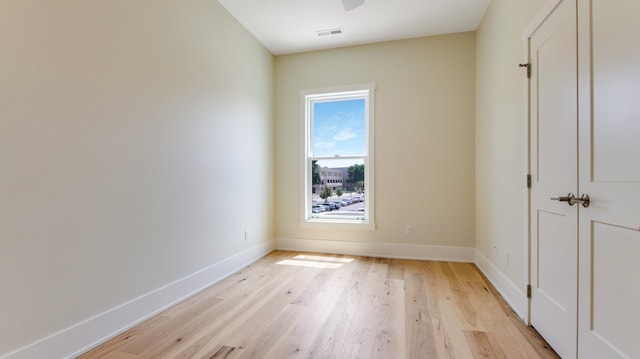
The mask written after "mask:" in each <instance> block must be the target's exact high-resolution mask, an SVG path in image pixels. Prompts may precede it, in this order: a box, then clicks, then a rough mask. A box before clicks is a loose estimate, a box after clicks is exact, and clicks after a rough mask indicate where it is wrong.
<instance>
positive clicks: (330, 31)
mask: <svg viewBox="0 0 640 359" xmlns="http://www.w3.org/2000/svg"><path fill="white" fill-rule="evenodd" d="M316 32H317V33H318V36H329V35H340V34H342V28H341V27H339V28H336V29H328V30H318V31H316Z"/></svg>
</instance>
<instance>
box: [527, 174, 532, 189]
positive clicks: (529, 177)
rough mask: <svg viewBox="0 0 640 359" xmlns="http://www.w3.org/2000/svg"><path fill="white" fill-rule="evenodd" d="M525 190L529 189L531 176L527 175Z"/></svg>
mask: <svg viewBox="0 0 640 359" xmlns="http://www.w3.org/2000/svg"><path fill="white" fill-rule="evenodd" d="M527 188H531V175H527Z"/></svg>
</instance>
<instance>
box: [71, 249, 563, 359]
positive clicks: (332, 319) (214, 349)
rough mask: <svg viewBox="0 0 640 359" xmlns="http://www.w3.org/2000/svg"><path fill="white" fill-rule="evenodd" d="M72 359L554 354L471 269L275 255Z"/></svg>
mask: <svg viewBox="0 0 640 359" xmlns="http://www.w3.org/2000/svg"><path fill="white" fill-rule="evenodd" d="M80 358H82V359H89V358H104V359H115V358H122V359H137V358H207V359H213V358H234V359H235V358H274V359H283V358H332V359H333V358H336V359H342V358H345V359H351V358H384V359H401V358H455V359H464V358H508V359H513V358H557V355H556V354H555V353H554V352H553V350H551V349H549V346H548V345H547V344H546V343H545V342H544V340H542V339H541V338H540V336H539V335H538V334H537V333H536V332H535V330H533V329H532V328H529V327H527V326H525V325H524V324H523V323H522V322H521V321H520V319H518V318H517V317H516V316H515V314H514V313H513V312H512V311H511V309H510V308H509V307H508V305H507V304H506V303H505V302H504V301H503V300H502V298H501V297H500V296H499V294H497V292H496V291H495V290H494V289H493V287H492V286H491V285H490V284H488V282H487V280H486V278H484V277H483V276H482V275H481V274H480V272H479V271H478V269H477V268H476V267H475V266H474V265H473V264H463V263H447V262H424V261H411V260H398V259H383V258H368V257H357V256H342V255H324V254H303V253H294V252H282V251H276V252H273V253H271V254H269V255H268V256H266V257H264V258H263V259H261V260H259V261H258V262H256V263H254V264H252V265H251V266H249V267H246V268H245V269H243V270H241V271H240V272H238V273H236V274H234V275H232V276H230V277H229V278H227V279H225V280H223V281H221V282H219V283H217V284H215V285H214V286H212V287H210V288H209V289H207V290H205V291H204V292H201V293H200V294H198V295H196V296H194V297H192V298H190V299H188V300H186V301H184V302H183V303H181V304H178V305H177V306H175V307H173V308H171V309H169V310H167V311H165V312H163V313H161V314H159V315H157V316H155V317H153V318H152V319H150V320H148V321H146V322H144V323H142V324H140V325H138V326H136V327H134V328H133V329H131V330H128V331H126V332H125V333H123V334H121V335H119V336H118V337H116V338H114V339H112V340H110V341H108V342H106V343H104V344H103V345H101V346H99V347H97V348H95V349H94V350H92V351H91V352H89V353H86V354H85V355H83V356H81V357H80Z"/></svg>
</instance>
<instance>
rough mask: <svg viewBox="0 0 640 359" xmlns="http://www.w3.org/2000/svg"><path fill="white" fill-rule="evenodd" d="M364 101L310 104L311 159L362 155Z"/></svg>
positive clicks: (363, 150) (364, 151)
mask: <svg viewBox="0 0 640 359" xmlns="http://www.w3.org/2000/svg"><path fill="white" fill-rule="evenodd" d="M364 106H365V100H364V99H355V100H341V101H327V102H314V103H313V156H345V155H364V154H365V153H366V148H365V145H366V141H365V136H366V128H365V107H364Z"/></svg>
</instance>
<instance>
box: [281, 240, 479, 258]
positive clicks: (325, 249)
mask: <svg viewBox="0 0 640 359" xmlns="http://www.w3.org/2000/svg"><path fill="white" fill-rule="evenodd" d="M276 249H279V250H287V251H299V252H318V253H332V254H350V255H358V256H368V257H382V258H398V259H416V260H435V261H449V262H466V263H473V261H474V248H473V247H446V246H432V245H424V244H406V243H380V242H353V241H336V240H328V239H294V238H276Z"/></svg>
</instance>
